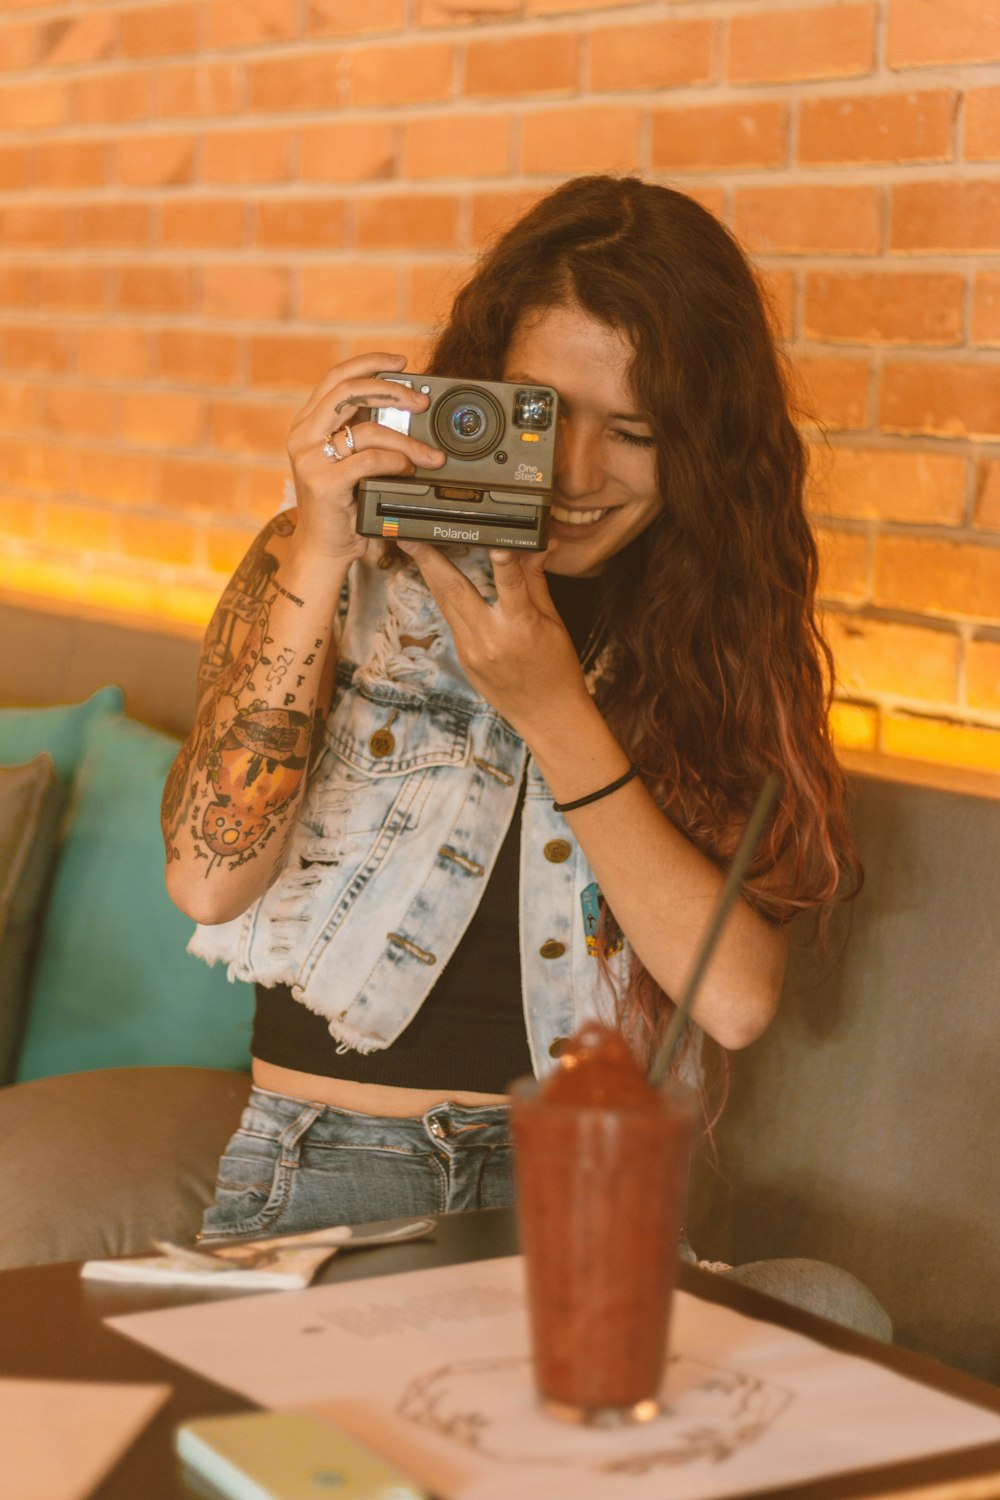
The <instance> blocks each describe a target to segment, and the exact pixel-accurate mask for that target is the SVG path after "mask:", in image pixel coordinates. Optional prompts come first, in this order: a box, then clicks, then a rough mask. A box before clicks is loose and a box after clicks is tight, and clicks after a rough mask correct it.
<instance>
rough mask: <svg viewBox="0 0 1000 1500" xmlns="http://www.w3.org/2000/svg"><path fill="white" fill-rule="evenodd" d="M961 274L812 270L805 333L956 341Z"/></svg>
mask: <svg viewBox="0 0 1000 1500" xmlns="http://www.w3.org/2000/svg"><path fill="white" fill-rule="evenodd" d="M964 300H965V278H964V277H963V276H957V275H952V274H951V273H949V272H943V271H942V272H926V273H920V272H909V271H898V272H892V271H871V272H862V273H860V274H854V273H850V272H841V271H811V272H808V273H807V275H806V278H805V301H804V307H803V314H802V330H803V333H804V334H805V335H806V337H807V338H813V339H830V340H833V341H846V342H849V343H876V344H960V343H961V342H962V316H963V306H964Z"/></svg>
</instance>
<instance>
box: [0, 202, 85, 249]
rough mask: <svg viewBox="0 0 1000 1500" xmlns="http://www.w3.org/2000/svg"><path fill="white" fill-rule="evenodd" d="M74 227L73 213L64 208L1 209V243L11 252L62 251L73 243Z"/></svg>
mask: <svg viewBox="0 0 1000 1500" xmlns="http://www.w3.org/2000/svg"><path fill="white" fill-rule="evenodd" d="M70 227H71V220H70V215H69V210H68V209H66V208H63V207H58V208H57V207H54V206H51V205H45V206H40V207H37V208H36V207H34V206H32V205H30V204H20V203H18V204H13V205H12V206H11V207H9V208H3V207H0V243H2V244H3V245H5V246H6V247H7V249H8V250H56V249H61V248H62V247H63V246H64V245H66V244H67V243H68V241H69V235H70Z"/></svg>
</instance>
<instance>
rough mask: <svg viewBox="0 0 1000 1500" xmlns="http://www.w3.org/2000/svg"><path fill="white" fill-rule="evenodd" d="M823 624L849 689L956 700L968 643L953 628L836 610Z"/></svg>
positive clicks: (857, 692) (843, 683)
mask: <svg viewBox="0 0 1000 1500" xmlns="http://www.w3.org/2000/svg"><path fill="white" fill-rule="evenodd" d="M823 627H824V631H825V633H826V638H827V641H828V642H829V644H830V647H831V649H832V651H833V655H834V660H835V662H836V675H837V682H838V684H839V685H840V687H841V689H842V690H843V691H845V692H846V693H848V694H850V695H852V696H855V695H857V696H861V697H865V696H867V695H869V694H874V693H891V694H893V695H894V696H898V697H901V698H917V699H922V700H923V701H924V702H928V703H948V702H952V701H954V699H955V697H956V693H957V688H958V665H959V656H960V653H961V646H962V643H961V640H960V639H959V637H958V636H957V635H953V634H952V633H951V632H950V631H944V630H925V629H922V628H921V627H920V626H917V625H899V624H895V623H892V622H890V621H885V620H867V619H865V618H864V617H863V616H861V615H853V614H851V615H843V614H836V613H833V612H827V613H826V614H825V615H824V616H823Z"/></svg>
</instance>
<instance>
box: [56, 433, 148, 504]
mask: <svg viewBox="0 0 1000 1500" xmlns="http://www.w3.org/2000/svg"><path fill="white" fill-rule="evenodd" d="M160 465H161V459H160V458H159V456H158V455H156V454H152V453H143V452H140V451H136V450H135V449H128V448H121V447H118V446H116V447H114V448H83V449H81V450H80V452H79V462H78V464H77V473H76V488H77V493H78V494H79V495H81V496H82V497H83V498H84V499H90V500H102V501H104V502H105V503H106V504H108V505H117V506H120V507H124V508H126V509H131V508H133V507H136V506H144V505H150V504H151V503H152V501H153V498H154V495H155V493H156V490H157V487H158V485H159V471H160Z"/></svg>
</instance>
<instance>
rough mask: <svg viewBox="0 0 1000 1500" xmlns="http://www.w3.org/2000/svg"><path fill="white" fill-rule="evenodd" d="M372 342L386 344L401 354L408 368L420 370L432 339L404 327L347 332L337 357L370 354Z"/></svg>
mask: <svg viewBox="0 0 1000 1500" xmlns="http://www.w3.org/2000/svg"><path fill="white" fill-rule="evenodd" d="M373 342H378V343H379V344H388V346H389V348H390V349H391V350H392V352H393V353H394V354H401V355H402V356H403V358H404V359H405V360H406V368H407V369H408V370H422V369H424V368H425V366H426V364H427V359H428V356H429V354H430V349H431V344H432V343H433V340H432V339H429V338H425V337H424V336H422V335H421V334H413V333H409V332H407V331H406V330H405V329H392V328H390V329H384V328H378V329H376V330H375V331H374V333H372V332H364V333H349V334H348V335H347V336H346V338H344V339H343V340H342V343H341V349H340V356H339V357H340V358H341V359H353V358H354V357H355V355H358V354H370V353H371V347H372V343H373Z"/></svg>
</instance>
